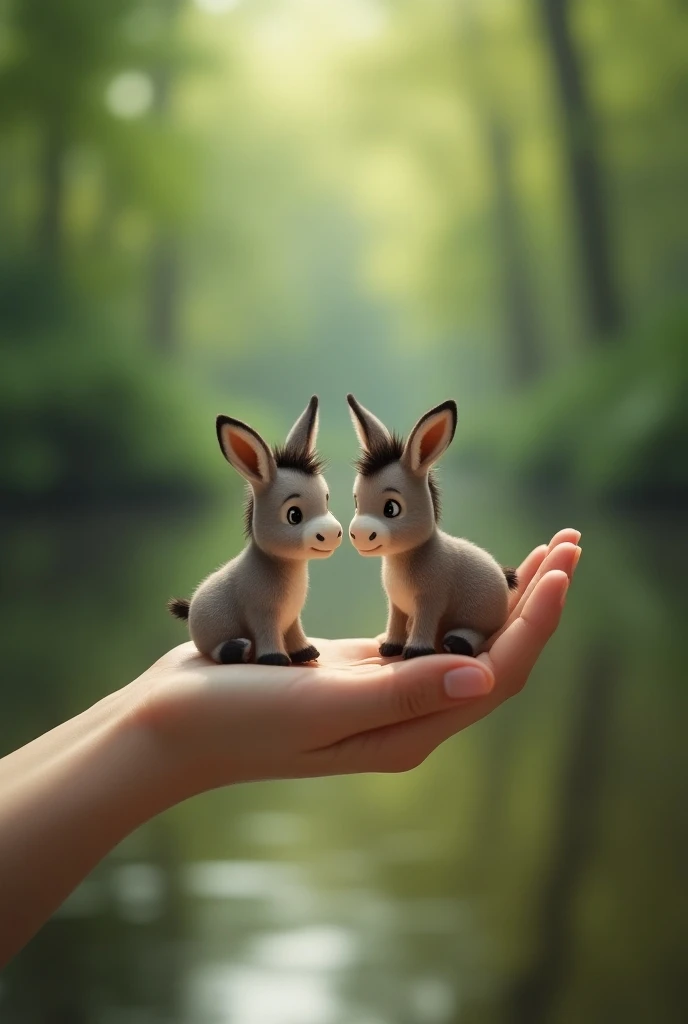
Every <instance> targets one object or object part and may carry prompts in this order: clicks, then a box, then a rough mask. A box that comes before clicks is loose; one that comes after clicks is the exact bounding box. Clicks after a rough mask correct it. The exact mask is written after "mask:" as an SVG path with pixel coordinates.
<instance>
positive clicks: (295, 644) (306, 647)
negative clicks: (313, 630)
mask: <svg viewBox="0 0 688 1024" xmlns="http://www.w3.org/2000/svg"><path fill="white" fill-rule="evenodd" d="M284 642H285V645H286V648H287V651H288V652H289V657H290V658H291V663H292V665H301V664H303V663H304V662H306V661H317V660H318V658H319V657H320V651H319V650H318V649H317V647H314V646H313V644H309V643H308V638H307V636H306V634H305V633H304V631H303V626H302V625H301V620H300V619H297V620H296V621H295V622H292V624H291V626H290V627H289V629H288V630H287V633H286V636H285V638H284Z"/></svg>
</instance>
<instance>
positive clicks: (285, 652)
mask: <svg viewBox="0 0 688 1024" xmlns="http://www.w3.org/2000/svg"><path fill="white" fill-rule="evenodd" d="M317 430H318V399H317V397H316V396H315V395H314V396H313V398H311V400H310V402H309V404H308V407H307V409H306V410H305V412H304V413H303V414H302V415H301V416H300V417H299V419H298V420H297V421H296V423H295V424H294V426H293V427H292V429H291V431H290V433H289V436H288V437H287V440H286V443H285V444H284V446H283V447H279V448H275V449H270V448H269V447H268V445H267V444H266V443H265V441H263V439H262V438H261V437H260V436H259V435H258V434H257V433H256V431H255V430H253V429H252V428H251V427H249V426H247V425H246V424H245V423H242V422H241V421H240V420H235V419H232V418H231V417H229V416H218V417H217V436H218V440H219V442H220V447H221V448H222V451H223V453H224V455H225V458H226V459H227V461H228V462H230V463H231V465H232V466H234V468H235V469H236V470H238V472H239V473H241V475H242V476H243V477H244V478H245V479H246V480H247V481H248V483H249V485H250V488H251V491H250V496H249V499H248V502H247V506H246V532H247V535H248V538H249V540H248V544H247V545H246V547H245V548H244V550H243V551H242V552H241V554H240V555H237V557H236V558H233V559H232V561H231V562H227V564H226V565H223V566H222V568H221V569H218V570H217V572H214V573H212V575H210V576H208V578H207V579H206V580H204V581H203V582H202V583H201V584H200V586H199V587H198V588H197V590H196V592H195V593H194V595H193V597H192V598H191V601H187V600H182V599H180V598H175V599H173V600H172V601H170V602H169V609H170V611H171V612H172V614H173V615H176V616H177V618H180V619H187V618H188V620H189V632H190V633H191V639H192V640H193V642H194V643H195V644H196V647H197V648H198V650H199V651H200V652H201V654H206V655H209V656H210V657H211V658H212V659H213V660H214V661H217V662H221V663H224V664H230V663H233V662H241V661H249V660H250V659H251V656H252V654H253V655H254V656H255V660H256V661H257V662H258V664H260V665H289V664H290V662H291V663H294V664H300V663H302V662H306V661H314V660H315V659H316V658H317V657H318V656H319V652H318V651H317V650H316V648H315V647H313V646H312V645H311V644H309V643H308V640H307V639H306V636H305V634H304V632H303V629H302V627H301V620H300V615H301V609H302V608H303V605H304V603H305V601H306V593H307V590H308V568H307V564H306V563H307V561H308V559H310V558H328V557H329V556H330V555H331V554H332V552H333V551H334V550H335V548H338V547H339V545H340V544H341V541H342V528H341V526H340V524H339V523H338V522H337V520H336V519H335V518H334V516H333V515H332V513H331V512H330V511H329V510H328V507H327V503H328V501H329V497H330V496H329V494H328V493H327V484H326V483H325V480H324V479H323V476H322V463H321V461H320V459H319V458H318V456H317V454H316V452H315V439H316V434H317Z"/></svg>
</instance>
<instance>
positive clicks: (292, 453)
mask: <svg viewBox="0 0 688 1024" xmlns="http://www.w3.org/2000/svg"><path fill="white" fill-rule="evenodd" d="M272 454H273V457H274V459H275V462H276V464H277V468H278V469H297V470H299V472H301V473H305V474H306V475H307V476H318V474H319V473H322V471H323V470H324V468H325V460H324V459H323V458H321V456H320V455H318V453H317V452H316V451H309V450H308V449H307V448H300V447H296V446H295V445H290V444H283V445H274V446H273V448H272ZM252 530H253V492H252V491H251V488H250V487H247V488H246V499H245V501H244V536H245V537H250V536H251V533H252Z"/></svg>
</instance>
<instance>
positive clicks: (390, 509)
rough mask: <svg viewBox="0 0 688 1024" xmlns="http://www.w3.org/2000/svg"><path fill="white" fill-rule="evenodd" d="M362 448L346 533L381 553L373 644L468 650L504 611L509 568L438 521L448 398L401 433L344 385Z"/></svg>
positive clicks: (450, 416)
mask: <svg viewBox="0 0 688 1024" xmlns="http://www.w3.org/2000/svg"><path fill="white" fill-rule="evenodd" d="M347 401H348V403H349V406H350V407H351V418H352V419H353V423H354V427H355V429H356V433H357V434H358V438H359V441H360V443H361V448H362V452H361V455H360V457H359V459H358V462H357V464H356V468H357V470H358V475H357V477H356V482H355V484H354V502H355V506H356V515H355V516H354V518H353V519H352V520H351V526H350V528H349V534H350V536H351V540H352V543H353V545H354V547H355V548H356V550H357V551H358V553H359V554H360V555H366V556H369V555H370V556H372V555H381V556H382V583H383V586H384V588H385V591H386V593H387V601H388V604H389V617H388V621H387V631H386V636H385V642H384V643H383V644H382V646H381V647H380V654H381V655H382V656H383V657H386V658H390V657H393V656H395V655H397V654H403V656H404V657H405V658H417V657H419V656H420V655H424V654H435V652H438V651H442V650H444V651H447V652H449V653H450V654H468V655H476V654H477V653H478V652H479V650H480V647H481V645H482V644H483V643H484V641H485V640H486V639H487V637H489V636H491V634H492V633H494V632H495V631H496V630H498V629H500V627H501V626H503V625H504V622H505V621H506V617H507V613H508V603H509V589H514V588H515V587H516V586H517V579H516V572H515V571H514V570H513V569H502V568H501V566H500V565H499V564H498V563H497V562H495V560H494V559H493V557H492V555H490V554H488V553H487V551H484V550H483V549H482V548H479V547H477V546H476V545H475V544H471V543H470V541H467V540H460V539H459V538H456V537H450V536H449V535H448V534H446V533H443V532H442V530H440V529H439V528H438V525H437V523H438V520H439V515H440V501H439V492H438V489H437V483H436V481H435V480H434V479H433V473H432V469H431V467H432V465H433V464H434V463H435V462H436V461H437V460H438V459H439V458H440V456H441V455H442V454H443V453H444V452H445V451H446V450H447V448H448V447H449V444H450V443H451V440H452V438H453V437H454V431H455V429H456V403H455V402H453V401H448V402H443V403H442V404H441V405H438V406H436V407H435V408H434V409H431V410H430V412H427V413H426V414H425V415H424V416H421V418H420V419H419V420H418V422H417V423H416V425H415V427H414V428H413V430H412V431H411V434H410V435H409V438H408V440H407V441H406V442H404V441H403V440H402V439H401V438H400V437H398V436H397V435H396V434H391V433H390V432H389V431H388V430H387V428H386V427H385V426H384V424H383V423H381V422H380V420H379V419H377V417H375V416H373V414H372V413H371V412H368V410H367V409H364V408H363V406H362V405H360V404H359V403H358V402H357V401H356V399H355V398H354V396H353V395H347Z"/></svg>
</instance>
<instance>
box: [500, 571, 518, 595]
mask: <svg viewBox="0 0 688 1024" xmlns="http://www.w3.org/2000/svg"><path fill="white" fill-rule="evenodd" d="M502 572H503V573H504V577H505V579H506V585H507V587H508V588H509V590H518V573H517V572H516V570H515V569H508V568H507V567H506V566H502Z"/></svg>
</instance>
